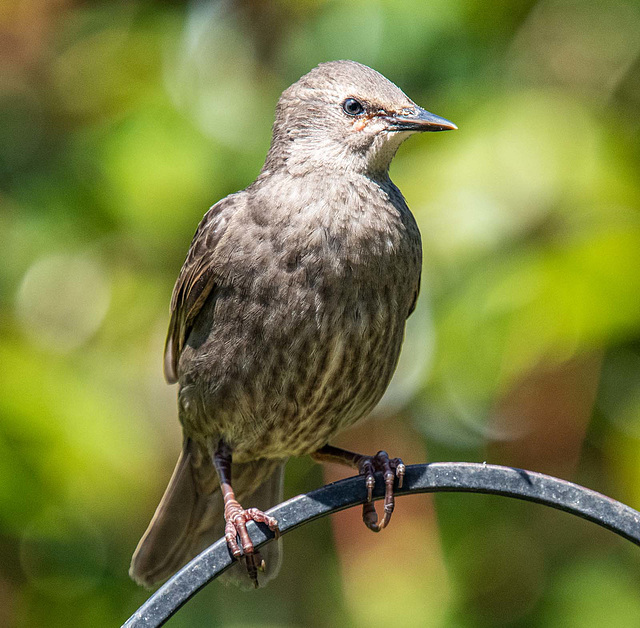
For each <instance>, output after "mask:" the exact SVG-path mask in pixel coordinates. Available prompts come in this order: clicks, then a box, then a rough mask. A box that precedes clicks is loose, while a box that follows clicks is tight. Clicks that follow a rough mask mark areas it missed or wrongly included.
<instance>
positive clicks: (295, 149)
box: [265, 61, 457, 175]
mask: <svg viewBox="0 0 640 628" xmlns="http://www.w3.org/2000/svg"><path fill="white" fill-rule="evenodd" d="M456 128H457V127H456V125H455V124H453V123H452V122H449V121H448V120H445V119H444V118H440V117H438V116H436V115H434V114H432V113H429V112H428V111H425V110H424V109H422V108H421V107H419V106H418V105H416V103H414V102H413V101H412V100H411V99H410V98H409V97H408V96H407V95H406V94H405V93H404V92H403V91H402V90H401V89H400V88H398V87H397V86H396V85H394V84H393V83H392V82H391V81H389V80H387V79H386V78H385V77H384V76H382V75H381V74H379V73H378V72H376V71H375V70H372V69H371V68H369V67H367V66H365V65H362V64H360V63H356V62H355V61H331V62H329V63H322V64H320V65H319V66H317V67H316V68H314V69H313V70H311V72H309V73H308V74H305V76H303V77H302V78H301V79H300V80H299V81H297V82H296V83H294V84H293V85H292V86H291V87H289V88H288V89H287V90H285V91H284V92H283V93H282V96H281V97H280V100H279V102H278V106H277V109H276V120H275V124H274V127H273V140H272V143H271V149H270V151H269V156H268V157H267V162H266V164H265V169H267V170H272V169H274V168H276V167H285V168H287V170H289V172H291V174H306V173H307V172H312V171H317V170H318V169H324V170H327V169H329V170H335V169H337V170H342V171H345V170H348V171H352V172H353V171H355V172H361V173H364V174H369V175H381V174H382V175H384V174H386V172H387V170H388V168H389V164H390V163H391V160H392V159H393V156H394V155H395V153H396V151H397V150H398V147H399V146H400V144H401V143H402V142H403V141H404V140H405V139H406V138H407V137H409V136H410V135H411V134H413V133H418V132H421V131H446V130H450V129H456Z"/></svg>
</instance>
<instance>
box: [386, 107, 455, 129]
mask: <svg viewBox="0 0 640 628" xmlns="http://www.w3.org/2000/svg"><path fill="white" fill-rule="evenodd" d="M388 120H389V127H388V130H389V131H414V132H422V131H454V130H456V129H457V128H458V127H457V126H456V125H455V124H454V123H453V122H449V120H445V119H444V118H441V117H440V116H436V115H434V114H433V113H429V112H428V111H425V110H424V109H422V107H415V108H414V109H408V110H405V111H403V112H401V113H396V114H393V115H392V116H389V117H388Z"/></svg>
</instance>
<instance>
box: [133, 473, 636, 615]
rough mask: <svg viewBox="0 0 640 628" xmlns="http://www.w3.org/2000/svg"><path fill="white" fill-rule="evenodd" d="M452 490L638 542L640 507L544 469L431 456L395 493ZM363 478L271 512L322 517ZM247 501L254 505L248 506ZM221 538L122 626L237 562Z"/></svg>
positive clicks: (303, 518) (262, 531)
mask: <svg viewBox="0 0 640 628" xmlns="http://www.w3.org/2000/svg"><path fill="white" fill-rule="evenodd" d="M441 491H453V492H464V493H489V494H492V495H504V496H505V497H515V498H517V499H524V500H527V501H532V502H536V503H538V504H544V505H545V506H550V507H552V508H557V509H559V510H564V511H565V512H568V513H571V514H573V515H577V516H578V517H582V518H583V519H587V520H588V521H592V522H593V523H597V524H598V525H601V526H603V527H605V528H607V529H609V530H611V531H612V532H615V533H616V534H619V535H620V536H622V537H624V538H625V539H628V540H629V541H632V542H633V543H635V544H636V545H640V513H639V512H637V511H635V510H633V509H632V508H630V507H629V506H625V505H624V504H622V503H620V502H617V501H615V500H614V499H611V498H610V497H606V496H605V495H601V494H600V493H596V492H595V491H592V490H590V489H588V488H584V487H583V486H579V485H577V484H572V483H571V482H566V481H565V480H559V479H558V478H554V477H551V476H548V475H543V474H541V473H534V472H532V471H524V470H522V469H513V468H510V467H500V466H496V465H490V464H478V463H469V462H434V463H431V464H417V465H413V466H409V467H407V473H406V476H405V480H404V486H403V487H402V488H401V489H397V490H396V495H408V494H415V493H436V492H441ZM383 495H384V483H383V481H382V476H381V474H377V477H376V487H375V490H374V499H380V498H381V497H383ZM365 499H366V488H365V484H364V479H363V478H362V477H357V476H356V477H352V478H348V479H346V480H340V481H339V482H334V483H333V484H328V485H327V486H323V487H322V488H319V489H317V490H315V491H312V492H311V493H307V494H306V495H299V496H298V497H294V498H293V499H290V500H288V501H286V502H283V503H282V504H280V505H278V506H276V507H275V508H272V509H271V510H269V514H270V515H272V516H273V517H275V518H276V519H277V520H278V524H279V526H280V531H281V533H282V534H286V533H287V532H289V531H291V530H293V529H294V528H297V527H299V526H301V525H303V524H305V523H309V522H310V521H313V520H315V519H318V518H319V517H324V516H326V515H330V514H332V513H334V512H338V511H340V510H344V509H345V508H350V507H351V506H357V505H358V504H362V503H364V501H365ZM249 505H250V504H249ZM247 529H248V530H249V533H250V535H251V540H252V541H253V543H254V545H255V546H256V547H260V546H261V545H264V544H265V543H267V542H269V541H270V540H272V539H273V533H271V532H270V531H269V530H268V529H267V528H266V527H265V526H258V525H256V524H255V523H253V522H251V523H250V524H249V526H248V527H247ZM232 562H233V561H232V559H231V556H230V554H229V551H228V549H227V545H226V543H225V540H224V539H220V540H219V541H217V542H216V543H214V544H213V545H211V546H210V547H209V548H207V549H206V550H204V551H203V552H202V553H201V554H200V555H198V556H196V558H194V559H193V560H192V561H191V562H190V563H189V564H187V565H185V567H183V568H182V569H181V570H180V571H179V572H178V573H176V574H175V575H174V576H173V577H172V578H170V579H169V580H168V581H167V582H166V583H165V584H164V585H163V586H162V587H160V589H158V590H157V591H156V592H155V593H154V594H153V595H152V596H151V597H150V598H149V599H148V600H147V601H146V602H145V603H144V604H143V605H142V606H141V607H140V608H139V609H138V610H137V611H136V612H135V613H134V614H133V615H132V616H131V617H130V618H129V620H128V621H127V622H126V623H125V624H124V628H142V627H144V628H155V627H157V626H162V625H163V624H164V623H165V622H166V621H167V620H168V619H169V618H170V617H171V616H172V615H173V614H174V613H175V612H176V611H177V610H178V609H179V608H180V607H181V606H182V605H183V604H185V603H186V602H187V601H188V600H189V599H191V598H192V597H193V596H194V595H195V594H196V593H197V592H198V591H199V590H200V589H201V588H202V587H204V586H205V585H206V584H208V583H209V582H211V581H212V580H214V579H215V578H217V577H218V576H219V575H220V574H221V573H222V572H224V571H225V570H226V569H227V568H228V567H230V566H231V564H232Z"/></svg>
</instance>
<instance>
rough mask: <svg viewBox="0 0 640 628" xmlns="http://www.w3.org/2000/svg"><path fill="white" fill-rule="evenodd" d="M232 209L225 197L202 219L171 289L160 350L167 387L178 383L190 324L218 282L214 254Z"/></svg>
mask: <svg viewBox="0 0 640 628" xmlns="http://www.w3.org/2000/svg"><path fill="white" fill-rule="evenodd" d="M233 205H234V202H233V196H230V197H227V198H225V199H222V200H221V201H219V202H218V203H216V204H215V205H214V206H213V207H212V208H211V209H210V210H209V211H208V212H207V213H206V214H205V215H204V218H203V219H202V221H201V222H200V224H199V225H198V229H197V230H196V233H195V235H194V236H193V240H192V241H191V246H190V247H189V252H188V253H187V259H186V260H185V262H184V264H183V266H182V270H181V271H180V274H179V275H178V280H177V281H176V285H175V286H174V288H173V295H172V297H171V320H170V322H169V331H168V332H167V341H166V343H165V347H164V376H165V379H166V380H167V382H168V383H170V384H174V383H175V382H177V381H178V361H179V360H180V354H181V353H182V349H183V347H184V343H185V341H186V339H187V337H188V336H189V331H190V330H191V327H192V325H193V321H194V320H195V318H196V316H197V315H198V312H199V311H200V309H201V308H202V306H203V304H204V302H205V301H206V300H207V298H208V297H209V295H210V294H211V292H212V291H213V290H214V289H215V286H216V282H217V280H218V279H219V277H218V272H217V271H218V268H217V267H216V263H215V256H214V251H215V249H216V246H217V245H218V243H219V242H220V239H221V238H222V236H223V234H224V232H225V231H226V227H227V222H228V219H229V215H230V213H231V212H233Z"/></svg>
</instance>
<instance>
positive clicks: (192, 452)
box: [130, 60, 457, 587]
mask: <svg viewBox="0 0 640 628" xmlns="http://www.w3.org/2000/svg"><path fill="white" fill-rule="evenodd" d="M456 128H457V127H456V125H455V124H453V123H452V122H450V121H448V120H446V119H444V118H441V117H439V116H436V115H434V114H432V113H429V112H428V111H426V110H425V109H422V108H421V107H419V106H418V105H417V104H416V103H415V102H414V101H413V100H411V99H410V98H409V97H408V96H407V95H405V93H404V92H403V91H402V90H401V89H400V88H399V87H397V86H396V85H395V84H394V83H392V82H391V81H389V80H388V79H386V78H385V77H384V76H383V75H382V74H379V73H378V72H377V71H375V70H373V69H372V68H370V67H367V66H365V65H362V64H360V63H357V62H355V61H348V60H342V61H330V62H325V63H321V64H320V65H318V66H316V67H315V68H313V69H312V70H311V71H310V72H308V73H307V74H305V75H304V76H303V77H302V78H300V79H299V80H298V81H297V82H295V83H294V84H293V85H291V86H290V87H289V88H287V89H286V90H285V91H284V92H283V93H282V95H281V97H280V99H279V101H278V103H277V106H276V112H275V122H274V125H273V135H272V141H271V145H270V148H269V150H268V153H267V156H266V159H265V163H264V166H263V167H262V170H261V171H260V173H259V174H258V176H257V178H256V180H255V181H254V182H253V183H251V184H250V185H249V186H248V187H247V188H246V189H244V190H242V191H240V192H236V193H234V194H231V195H229V196H227V197H226V198H224V199H222V200H220V201H219V202H218V203H216V204H215V205H214V206H213V207H211V209H209V211H208V212H207V213H206V214H205V216H204V218H203V219H202V221H201V222H200V224H199V226H198V228H197V230H196V233H195V235H194V237H193V240H192V242H191V246H190V248H189V251H188V253H187V256H186V260H185V262H184V265H183V266H182V269H181V271H180V273H179V276H178V279H177V281H176V284H175V287H174V290H173V295H172V298H171V318H170V323H169V329H168V333H167V340H166V345H165V352H164V374H165V378H166V380H167V382H168V383H170V384H173V383H177V384H178V395H177V396H178V416H179V419H180V422H181V424H182V431H183V443H182V451H181V453H180V456H179V459H178V462H177V464H176V467H175V470H174V472H173V475H172V476H171V479H170V481H169V484H168V486H167V489H166V491H165V493H164V496H163V497H162V500H161V502H160V504H159V506H158V508H157V510H156V512H155V514H154V516H153V518H152V520H151V523H150V524H149V526H148V528H147V530H146V532H145V533H144V535H143V537H142V538H141V540H140V542H139V544H138V546H137V548H136V550H135V552H134V555H133V558H132V561H131V568H130V575H131V577H132V578H133V579H134V580H136V581H137V582H138V583H140V584H142V585H145V586H147V587H151V586H153V585H154V584H157V583H159V582H162V581H163V580H166V579H167V578H168V577H170V576H171V575H172V574H173V573H175V572H176V571H177V570H178V569H179V568H181V567H182V566H183V565H185V564H186V563H187V562H188V561H189V560H191V559H192V558H193V557H195V556H196V555H197V554H199V553H200V552H201V551H202V550H204V549H205V548H206V547H208V546H209V545H210V544H211V543H213V542H214V541H215V540H217V539H218V538H219V537H221V536H222V535H223V534H224V537H225V539H226V542H227V545H228V547H229V551H230V552H231V554H232V556H233V558H234V559H237V564H235V565H234V567H233V568H232V569H231V570H230V571H229V572H228V574H229V576H228V579H229V580H230V581H233V582H235V583H236V584H239V585H240V586H243V587H251V586H253V587H258V586H263V585H264V584H266V583H267V582H268V581H269V580H270V579H272V578H273V577H274V576H275V575H276V574H277V572H278V570H279V568H280V563H281V556H282V545H281V540H278V541H276V542H272V543H270V544H268V545H267V546H265V548H263V549H262V550H261V552H258V551H257V550H255V548H254V547H253V544H252V542H251V539H250V537H249V535H248V533H247V528H246V524H247V522H248V521H255V522H258V523H259V524H264V525H265V526H267V527H268V528H269V529H270V530H272V531H273V533H274V535H275V536H276V537H278V533H279V531H278V522H277V521H276V520H275V519H274V518H273V517H271V516H269V515H268V514H266V513H265V512H264V511H265V510H267V509H268V508H270V507H272V506H274V505H276V504H277V503H279V502H280V501H282V499H283V477H284V468H285V464H286V462H287V460H288V459H289V458H291V457H293V456H303V455H311V456H312V457H313V458H314V459H315V460H317V461H327V460H328V461H333V462H338V463H342V464H345V465H348V466H351V467H353V468H355V469H356V470H357V471H358V472H359V473H360V474H361V475H362V476H363V480H364V482H365V484H366V487H367V495H368V501H367V503H365V504H364V506H363V520H364V522H365V524H366V525H367V527H369V528H370V529H371V530H373V531H376V532H377V531H380V530H381V529H383V528H384V527H386V525H387V524H388V523H389V520H390V518H391V513H392V512H393V508H394V490H395V488H394V487H395V485H396V483H397V484H398V485H399V486H401V485H402V480H403V477H404V473H405V466H404V463H403V462H402V460H401V459H399V458H390V457H389V456H388V454H387V453H386V452H385V451H384V450H381V451H379V452H378V453H377V454H375V455H363V454H358V453H354V452H350V451H346V450H343V449H340V448H338V447H335V446H333V445H331V444H330V442H329V441H330V440H331V439H332V438H333V437H334V436H335V435H336V434H337V433H339V432H340V431H342V430H344V429H346V428H348V427H349V426H351V425H353V424H354V423H356V422H358V421H360V420H361V419H363V418H364V417H366V416H367V415H368V414H369V413H370V411H371V410H372V409H373V408H374V407H375V406H376V404H377V403H378V401H379V400H380V398H381V397H382V395H383V393H384V392H385V390H386V388H387V386H388V384H389V382H390V380H391V377H392V375H393V373H394V370H395V367H396V364H397V361H398V357H399V354H400V350H401V346H402V342H403V338H404V330H405V322H406V320H407V318H408V317H409V316H410V314H411V313H412V312H413V310H414V308H415V306H416V301H417V298H418V292H419V289H420V277H421V269H422V246H421V238H420V231H419V229H418V226H417V224H416V221H415V219H414V217H413V215H412V213H411V211H410V210H409V208H408V207H407V204H406V202H405V200H404V197H403V196H402V194H401V192H400V191H399V190H398V188H397V187H396V186H395V185H394V183H392V181H391V179H390V178H389V166H390V163H391V160H392V159H393V157H394V155H395V154H396V151H397V150H398V148H399V146H400V145H401V144H402V142H403V141H404V140H405V139H407V138H408V137H409V136H411V135H412V134H415V133H419V132H423V131H445V130H452V129H456ZM377 472H382V473H383V476H384V482H385V500H384V514H383V516H382V519H381V520H379V519H378V515H377V513H376V511H375V508H374V507H373V504H372V501H371V498H372V490H373V487H374V484H375V477H374V475H375V473H377ZM244 506H249V507H248V508H246V509H245V507H244Z"/></svg>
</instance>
